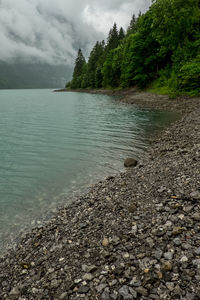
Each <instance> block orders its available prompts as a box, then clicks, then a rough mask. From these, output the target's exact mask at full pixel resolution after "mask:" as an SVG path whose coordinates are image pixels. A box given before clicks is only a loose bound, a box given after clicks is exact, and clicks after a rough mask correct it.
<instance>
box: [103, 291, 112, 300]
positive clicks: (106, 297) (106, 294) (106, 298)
mask: <svg viewBox="0 0 200 300" xmlns="http://www.w3.org/2000/svg"><path fill="white" fill-rule="evenodd" d="M101 299H102V300H110V299H111V298H110V295H109V293H108V292H104V293H103V294H102V295H101Z"/></svg>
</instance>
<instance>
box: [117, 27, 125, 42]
mask: <svg viewBox="0 0 200 300" xmlns="http://www.w3.org/2000/svg"><path fill="white" fill-rule="evenodd" d="M118 38H119V41H121V40H123V39H124V38H125V32H124V29H123V28H122V27H121V28H120V30H119V36H118Z"/></svg>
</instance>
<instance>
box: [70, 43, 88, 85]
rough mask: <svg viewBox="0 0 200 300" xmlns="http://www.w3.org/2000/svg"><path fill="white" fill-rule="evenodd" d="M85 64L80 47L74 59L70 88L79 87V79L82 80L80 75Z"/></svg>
mask: <svg viewBox="0 0 200 300" xmlns="http://www.w3.org/2000/svg"><path fill="white" fill-rule="evenodd" d="M85 64H86V62H85V57H84V56H83V53H82V51H81V49H80V48H79V50H78V54H77V58H76V61H75V66H74V72H73V77H72V82H71V87H72V88H80V87H81V81H82V78H81V76H82V74H83V70H84V66H85Z"/></svg>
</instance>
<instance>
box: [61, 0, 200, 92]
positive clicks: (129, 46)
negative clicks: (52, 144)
mask: <svg viewBox="0 0 200 300" xmlns="http://www.w3.org/2000/svg"><path fill="white" fill-rule="evenodd" d="M132 86H137V87H139V88H142V89H143V88H147V87H151V88H155V89H157V90H160V91H165V92H167V93H170V92H174V93H175V92H185V93H189V94H191V95H194V94H199V93H200V1H199V0H187V1H185V0H153V2H152V5H151V7H150V8H149V10H148V11H147V12H146V13H145V14H141V13H139V15H138V16H137V17H136V16H135V15H133V16H132V19H131V21H130V25H129V27H128V29H127V31H126V32H125V31H124V29H123V28H120V29H119V30H118V28H117V25H116V23H115V24H114V25H113V28H111V29H110V31H109V34H108V37H107V40H106V42H105V41H100V42H99V41H98V42H96V44H95V45H94V47H93V49H92V51H91V53H90V55H89V58H88V60H87V61H86V59H85V57H84V55H83V53H82V50H81V49H79V50H78V55H77V58H76V61H75V66H74V72H73V76H72V80H71V81H70V82H68V83H67V85H66V87H67V88H72V89H78V88H83V89H86V88H129V87H132Z"/></svg>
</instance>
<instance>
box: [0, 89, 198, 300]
mask: <svg viewBox="0 0 200 300" xmlns="http://www.w3.org/2000/svg"><path fill="white" fill-rule="evenodd" d="M94 92H95V91H94ZM102 93H103V92H102ZM104 93H106V94H108V93H107V91H105V92H104ZM123 93H124V94H123V95H120V94H119V93H118V94H116V95H117V96H120V98H122V99H121V101H125V102H126V103H131V104H134V105H139V106H140V107H147V108H154V109H164V110H165V109H166V110H173V111H178V112H180V113H182V118H181V120H179V121H177V122H176V123H175V124H173V125H172V126H170V127H169V128H167V129H166V130H165V131H164V132H163V133H162V136H160V138H158V139H156V140H155V141H154V142H153V143H152V147H151V148H150V149H149V151H148V155H147V156H146V157H145V158H144V159H143V161H140V162H139V163H138V165H137V167H135V168H133V169H129V170H128V171H127V172H126V173H122V174H118V175H117V176H115V177H109V178H107V180H105V181H102V182H99V183H98V184H96V185H95V186H94V187H92V188H91V189H90V191H89V192H88V193H87V194H86V195H83V196H82V197H80V198H79V199H78V200H77V201H76V202H75V203H72V204H71V205H69V206H66V207H63V208H62V209H60V210H59V211H58V212H57V213H56V215H55V217H54V218H52V219H51V220H50V221H49V223H48V224H46V225H44V226H40V227H38V228H35V229H33V230H32V232H30V233H27V234H26V235H25V236H24V238H23V239H22V240H21V241H20V242H19V243H18V244H17V245H16V247H15V249H13V250H10V252H9V253H7V254H6V255H5V256H4V257H2V258H1V259H0V299H21V300H22V299H27V300H29V299H103V300H109V299H199V295H200V286H199V280H200V98H193V99H186V98H185V99H184V98H182V99H176V100H174V99H171V100H170V99H168V98H167V97H166V96H156V95H151V94H144V93H138V92H137V91H135V90H133V91H130V90H129V91H123ZM125 93H126V94H125Z"/></svg>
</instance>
